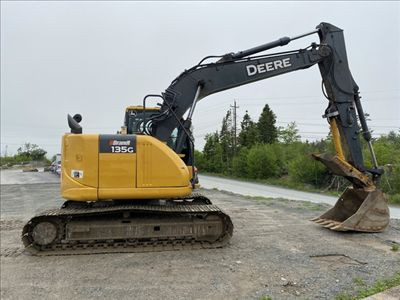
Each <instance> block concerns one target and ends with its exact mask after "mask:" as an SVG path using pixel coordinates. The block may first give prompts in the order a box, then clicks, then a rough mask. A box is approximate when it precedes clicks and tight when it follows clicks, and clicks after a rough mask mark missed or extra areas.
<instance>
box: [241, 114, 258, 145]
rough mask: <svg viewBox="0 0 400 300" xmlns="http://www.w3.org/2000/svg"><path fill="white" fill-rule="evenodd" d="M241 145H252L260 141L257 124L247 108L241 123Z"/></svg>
mask: <svg viewBox="0 0 400 300" xmlns="http://www.w3.org/2000/svg"><path fill="white" fill-rule="evenodd" d="M240 128H241V130H240V133H239V145H240V147H250V146H252V145H254V144H256V143H258V142H259V141H260V136H259V134H258V129H257V124H256V123H254V122H253V120H252V119H251V117H250V115H249V113H248V111H247V110H246V113H245V115H244V116H243V120H242V122H241V123H240Z"/></svg>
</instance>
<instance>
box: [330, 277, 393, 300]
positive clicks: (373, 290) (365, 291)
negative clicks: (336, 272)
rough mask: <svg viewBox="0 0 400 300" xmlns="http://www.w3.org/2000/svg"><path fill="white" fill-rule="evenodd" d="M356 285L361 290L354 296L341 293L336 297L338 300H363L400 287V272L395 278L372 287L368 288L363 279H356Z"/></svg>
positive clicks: (376, 283)
mask: <svg viewBox="0 0 400 300" xmlns="http://www.w3.org/2000/svg"><path fill="white" fill-rule="evenodd" d="M353 281H354V283H356V284H357V285H358V286H359V287H360V289H359V290H357V291H356V292H355V294H354V295H350V294H348V293H340V294H339V295H337V296H336V298H335V299H336V300H358V299H363V298H366V297H369V296H372V295H375V294H377V293H380V292H383V291H385V290H388V289H390V288H392V287H395V286H398V285H400V271H399V272H397V273H396V274H395V275H394V276H393V277H390V278H387V279H382V280H378V281H377V282H375V284H373V285H372V286H366V285H365V283H364V280H362V279H361V278H355V279H354V280H353Z"/></svg>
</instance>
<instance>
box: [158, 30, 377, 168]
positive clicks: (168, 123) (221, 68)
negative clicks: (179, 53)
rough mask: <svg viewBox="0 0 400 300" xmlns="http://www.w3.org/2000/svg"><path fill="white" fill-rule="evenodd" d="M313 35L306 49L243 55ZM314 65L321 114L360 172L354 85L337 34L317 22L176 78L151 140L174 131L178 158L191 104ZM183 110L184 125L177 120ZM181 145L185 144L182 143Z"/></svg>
mask: <svg viewBox="0 0 400 300" xmlns="http://www.w3.org/2000/svg"><path fill="white" fill-rule="evenodd" d="M312 33H318V35H319V39H320V42H319V44H316V43H313V44H311V46H310V47H308V48H306V49H301V50H297V51H289V52H281V53H275V54H270V55H260V56H249V55H253V54H256V53H259V52H261V51H265V50H267V49H271V48H273V47H277V46H283V45H286V44H288V43H289V42H290V41H291V40H293V39H297V38H300V37H303V36H305V35H309V34H312ZM315 64H318V66H319V69H320V73H321V76H322V80H323V84H324V86H325V90H326V96H327V98H328V99H329V105H328V108H327V110H326V112H325V116H326V117H327V118H328V119H331V118H335V121H336V124H337V127H338V128H339V131H340V136H341V140H342V144H343V145H344V148H345V153H346V159H347V161H348V162H349V163H350V164H352V165H353V166H354V167H356V168H357V169H358V170H360V171H361V172H364V171H365V168H364V163H363V157H362V152H361V145H360V141H359V137H358V135H359V133H360V132H361V130H360V129H359V126H358V123H357V117H359V118H360V120H361V121H362V122H361V123H362V127H363V128H362V130H363V133H364V138H366V139H367V141H369V140H368V138H369V139H370V134H369V131H368V127H367V126H366V123H365V118H364V114H363V112H362V108H361V103H360V101H359V96H358V86H357V84H356V83H355V82H354V80H353V77H352V75H351V72H350V70H349V67H348V62H347V54H346V48H345V43H344V36H343V30H341V29H340V28H337V27H335V26H333V25H331V24H328V23H321V24H320V25H318V26H317V30H315V31H312V32H310V33H306V34H304V35H300V36H298V37H294V38H288V37H284V38H281V39H279V40H276V41H274V42H271V43H268V44H265V45H261V46H258V47H255V48H252V49H248V50H245V51H241V52H238V53H228V54H226V55H224V56H222V58H221V59H220V60H219V61H217V62H215V63H208V64H199V65H196V66H194V67H192V68H191V69H189V70H186V71H184V72H183V73H182V74H181V75H179V76H178V77H177V78H176V79H175V80H174V81H173V82H172V83H171V85H170V86H169V87H168V88H167V89H166V91H165V92H164V93H163V99H164V102H163V104H162V106H161V114H160V117H159V118H155V119H154V120H153V125H152V126H153V127H152V135H153V136H155V137H157V138H158V139H160V140H162V141H167V140H168V139H169V137H170V136H171V133H172V131H173V130H174V129H175V128H177V127H179V126H181V127H182V126H183V127H184V130H180V131H179V135H178V138H177V142H176V144H175V149H174V150H175V151H176V152H177V153H180V152H181V151H182V148H183V147H184V145H185V143H186V141H187V139H188V138H189V137H188V136H187V133H188V132H190V125H191V118H192V114H193V110H194V108H195V105H196V102H197V101H199V100H200V99H202V98H204V97H206V96H208V95H211V94H214V93H217V92H220V91H223V90H227V89H230V88H234V87H238V86H241V85H244V84H248V83H251V82H255V81H259V80H262V79H267V78H270V77H274V76H278V75H282V74H286V73H289V72H292V71H296V70H300V69H306V68H309V67H311V66H313V65H315ZM188 110H189V114H188V117H187V119H186V120H183V119H182V117H183V115H184V114H185V113H186V112H187V111H188ZM186 145H187V143H186Z"/></svg>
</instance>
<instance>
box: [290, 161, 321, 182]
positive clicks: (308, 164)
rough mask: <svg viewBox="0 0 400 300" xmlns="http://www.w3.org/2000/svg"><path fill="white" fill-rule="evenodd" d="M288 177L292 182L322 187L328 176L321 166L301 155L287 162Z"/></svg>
mask: <svg viewBox="0 0 400 300" xmlns="http://www.w3.org/2000/svg"><path fill="white" fill-rule="evenodd" d="M289 176H290V179H291V180H293V181H297V182H302V183H307V184H312V185H315V186H322V185H324V184H326V182H327V178H328V176H329V175H328V171H327V169H326V168H325V166H324V165H323V164H321V163H320V162H318V161H316V160H314V159H312V158H311V157H310V156H309V155H307V154H303V155H298V156H297V158H295V159H293V160H291V161H290V162H289Z"/></svg>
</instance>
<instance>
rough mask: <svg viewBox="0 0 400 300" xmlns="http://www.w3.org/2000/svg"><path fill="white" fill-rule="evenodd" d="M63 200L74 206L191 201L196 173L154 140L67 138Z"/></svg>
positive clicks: (93, 136) (91, 136)
mask: <svg viewBox="0 0 400 300" xmlns="http://www.w3.org/2000/svg"><path fill="white" fill-rule="evenodd" d="M61 165H62V174H61V194H62V197H63V198H65V199H68V200H75V201H97V200H109V199H163V198H176V197H184V196H187V195H190V194H191V192H192V185H191V182H190V179H191V173H190V171H189V168H188V167H187V166H186V165H185V163H184V162H183V161H182V160H181V158H180V157H179V156H178V155H177V154H176V153H175V152H174V151H173V150H172V149H171V148H169V147H168V146H167V145H166V144H164V143H162V142H160V141H159V140H157V139H156V138H154V137H151V136H146V135H135V134H126V135H121V134H113V135H102V134H65V135H64V136H63V139H62V164H61Z"/></svg>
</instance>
